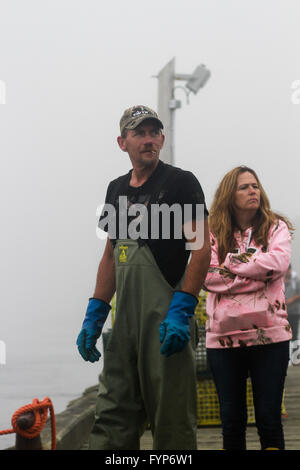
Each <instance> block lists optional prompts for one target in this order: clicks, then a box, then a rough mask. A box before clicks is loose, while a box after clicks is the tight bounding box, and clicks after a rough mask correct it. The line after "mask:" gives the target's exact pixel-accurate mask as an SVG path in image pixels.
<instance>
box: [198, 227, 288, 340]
mask: <svg viewBox="0 0 300 470" xmlns="http://www.w3.org/2000/svg"><path fill="white" fill-rule="evenodd" d="M251 235H252V229H251V228H249V229H247V230H246V231H245V232H244V233H243V235H241V232H240V231H238V230H237V231H236V232H235V238H236V241H237V247H238V249H237V250H236V253H227V256H226V258H225V261H224V267H222V268H221V267H219V261H218V244H217V240H216V239H215V238H214V236H213V235H212V234H211V235H210V237H211V238H210V241H211V251H212V252H211V263H210V267H209V270H208V273H207V277H206V280H205V288H206V289H207V290H208V295H207V303H206V312H207V315H208V321H207V322H206V347H207V348H228V347H229V348H231V347H243V346H252V345H259V344H269V343H277V342H280V341H288V340H290V339H291V337H292V333H291V327H290V325H289V323H288V320H287V309H286V304H285V294H284V274H285V272H286V271H287V269H288V266H289V264H290V258H291V235H290V232H289V230H288V227H287V225H286V224H285V222H283V221H281V220H279V221H278V223H276V224H274V225H272V227H271V228H270V232H269V237H268V246H267V250H264V251H263V250H262V247H261V246H256V245H255V242H254V240H252V239H251Z"/></svg>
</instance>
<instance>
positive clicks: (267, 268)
mask: <svg viewBox="0 0 300 470" xmlns="http://www.w3.org/2000/svg"><path fill="white" fill-rule="evenodd" d="M209 223H210V232H211V234H210V235H211V238H210V240H211V250H212V255H211V264H210V267H209V270H208V274H207V278H206V281H205V287H206V289H207V290H208V296H207V315H208V321H207V327H206V347H207V358H208V361H209V364H210V368H211V371H212V374H213V377H214V380H215V383H216V388H217V392H218V396H219V402H220V411H221V419H222V430H223V447H224V449H228V450H233V449H236V450H241V449H246V427H247V406H246V380H247V377H248V376H249V375H250V377H251V381H252V388H253V398H254V407H255V417H256V426H257V429H258V434H259V437H260V442H261V448H262V449H268V448H276V449H284V436H283V429H282V424H281V402H282V394H283V389H284V381H285V376H286V372H287V366H288V361H289V340H290V339H291V337H292V334H291V328H290V325H289V323H288V319H287V309H286V302H285V295H284V275H285V272H286V271H287V269H288V266H289V264H290V258H291V234H290V231H291V230H292V226H291V224H290V222H289V221H288V220H287V219H286V218H284V217H283V216H280V215H278V214H275V213H274V212H273V211H272V210H271V209H270V204H269V200H268V198H267V196H266V193H265V191H264V190H263V188H262V186H261V183H260V182H259V179H258V177H257V175H256V173H255V172H254V171H253V170H252V169H250V168H248V167H237V168H234V169H233V170H231V171H230V172H229V173H227V174H226V175H225V176H224V178H223V180H222V181H221V183H220V185H219V187H218V189H217V191H216V194H215V197H214V201H213V203H212V207H211V208H210V216H209Z"/></svg>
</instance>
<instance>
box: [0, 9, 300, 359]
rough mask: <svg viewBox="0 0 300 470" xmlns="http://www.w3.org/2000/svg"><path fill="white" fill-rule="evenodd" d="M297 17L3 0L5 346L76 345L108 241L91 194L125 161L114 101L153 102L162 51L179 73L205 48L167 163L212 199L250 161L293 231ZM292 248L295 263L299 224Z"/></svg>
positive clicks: (1, 335) (1, 331) (297, 217)
mask: <svg viewBox="0 0 300 470" xmlns="http://www.w3.org/2000/svg"><path fill="white" fill-rule="evenodd" d="M299 20H300V6H299V2H297V1H296V0H294V1H292V0H284V1H283V0H277V1H276V0H275V1H274V0H264V1H263V2H261V1H258V0H251V1H250V0H243V1H241V0H225V1H224V0H205V1H203V0H195V1H193V0H186V1H185V2H179V1H177V0H172V1H171V0H164V1H161V0H160V1H157V0H152V1H151V2H145V1H144V2H140V1H137V0H127V1H126V2H121V0H115V1H113V0H112V1H110V2H101V1H91V0H84V1H83V0H80V1H79V0H75V1H74V0H51V1H45V0H43V1H40V0H39V1H38V0H35V1H33V0H26V1H21V0H18V1H16V0H10V1H8V0H7V1H0V80H3V81H5V83H6V104H5V105H0V155H1V172H0V178H1V185H0V188H1V200H0V201H1V202H0V204H1V218H2V224H1V225H2V230H1V286H2V289H1V290H2V292H1V297H0V302H1V313H0V316H1V317H0V339H1V340H4V341H6V342H7V345H8V350H9V352H10V354H21V351H25V350H26V348H27V345H28V343H30V345H31V348H32V350H34V351H37V352H38V354H41V355H43V354H45V355H47V354H50V355H51V351H53V348H55V350H59V348H62V349H63V348H64V347H65V344H66V343H67V344H69V345H70V351H72V352H73V349H72V348H74V343H75V341H76V336H77V334H78V332H79V329H80V326H81V323H82V319H83V316H84V313H85V309H86V305H87V300H88V297H90V296H91V295H92V293H93V289H94V285H95V278H96V271H97V267H98V263H99V260H100V257H101V254H102V252H103V248H104V241H103V240H99V239H97V237H96V222H97V219H96V209H97V207H98V205H99V204H101V203H103V202H104V198H105V193H106V188H107V185H108V183H109V181H110V180H112V179H114V178H116V177H117V176H119V175H121V174H124V173H126V172H127V171H128V170H129V169H130V164H129V159H128V156H127V155H126V154H125V153H123V152H121V151H120V150H119V148H118V146H117V142H116V137H117V136H118V133H119V127H118V123H119V119H120V116H121V114H122V112H123V110H124V109H125V108H127V107H128V106H131V105H133V104H146V105H149V106H151V107H153V108H156V107H157V80H156V79H155V78H153V76H154V75H156V74H157V73H158V72H159V71H160V70H161V68H162V67H164V65H165V64H166V63H167V62H168V61H169V60H170V59H171V58H172V57H175V58H176V72H177V73H191V72H192V71H193V70H194V68H195V67H196V66H197V65H198V64H201V63H203V64H205V65H206V66H207V67H208V68H209V69H210V70H211V73H212V76H211V79H210V80H209V82H208V83H207V85H206V86H205V88H203V90H201V91H200V92H199V93H198V94H197V95H196V96H194V95H193V96H190V104H186V102H185V96H184V93H182V92H181V90H176V98H177V99H180V100H181V101H182V108H181V109H180V110H178V111H176V123H175V126H176V138H175V165H176V166H179V167H182V168H184V169H187V170H190V171H192V172H193V173H194V174H195V175H196V176H197V177H198V179H199V180H200V183H201V185H202V188H203V190H204V193H205V196H206V201H207V205H208V206H209V205H210V203H211V201H212V196H213V193H214V191H215V189H216V187H217V184H218V182H219V181H220V179H221V178H222V176H223V175H224V173H225V172H227V171H228V170H230V169H231V168H233V167H234V166H236V165H240V164H245V165H248V166H251V167H253V168H254V169H255V170H256V171H257V173H258V175H259V177H260V179H261V182H262V184H263V186H264V188H265V190H266V192H267V194H268V196H269V198H270V201H271V205H272V208H273V209H274V210H276V211H279V212H282V213H284V214H285V215H287V216H288V217H290V218H291V220H292V221H293V223H294V224H295V225H296V227H297V228H298V231H299V230H300V210H299V194H300V189H299V187H300V178H299V173H300V172H299V169H300V164H299V150H300V136H299V125H300V104H293V103H292V100H291V97H292V93H293V91H292V88H291V87H292V83H293V82H294V81H295V80H298V79H300V56H299V50H300V37H299V23H300V21H299ZM293 247H294V252H293V264H294V267H295V268H296V269H297V270H298V271H299V272H300V245H299V234H298V233H297V232H296V235H295V240H294V242H293ZM37 332H38V334H37ZM74 354H75V351H74ZM79 360H80V359H78V361H79Z"/></svg>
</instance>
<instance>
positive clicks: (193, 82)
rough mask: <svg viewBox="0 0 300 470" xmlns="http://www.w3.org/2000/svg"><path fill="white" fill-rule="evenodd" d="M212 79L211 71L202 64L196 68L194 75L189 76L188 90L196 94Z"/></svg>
mask: <svg viewBox="0 0 300 470" xmlns="http://www.w3.org/2000/svg"><path fill="white" fill-rule="evenodd" d="M209 77H210V71H209V70H208V69H207V68H206V67H205V65H203V64H201V65H198V67H196V69H195V70H194V72H193V73H192V75H190V76H189V78H188V80H187V83H186V85H185V86H186V88H187V89H188V90H190V91H192V92H193V93H194V94H196V93H197V92H198V91H199V90H200V88H202V87H203V86H204V85H205V83H206V82H207V80H208V79H209Z"/></svg>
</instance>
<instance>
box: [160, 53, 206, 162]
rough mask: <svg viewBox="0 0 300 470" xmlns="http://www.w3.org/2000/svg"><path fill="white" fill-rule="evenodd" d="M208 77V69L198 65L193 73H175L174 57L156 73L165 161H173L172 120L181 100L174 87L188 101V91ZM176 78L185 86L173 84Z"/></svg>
mask: <svg viewBox="0 0 300 470" xmlns="http://www.w3.org/2000/svg"><path fill="white" fill-rule="evenodd" d="M209 77H210V71H209V70H207V69H206V67H205V66H204V65H199V66H198V67H197V68H196V69H195V71H194V72H193V74H189V75H188V74H175V58H173V59H172V60H170V62H168V63H167V64H166V65H165V66H164V67H163V68H162V69H161V71H160V72H159V73H158V75H157V76H156V78H157V79H158V109H157V111H158V115H159V117H160V119H161V120H162V122H163V125H164V134H165V137H166V138H165V144H164V147H163V149H162V151H161V159H162V160H163V161H164V162H165V163H169V164H171V165H172V164H173V163H174V122H175V111H176V109H178V108H180V107H181V101H179V100H176V99H175V95H174V90H175V88H183V89H184V91H185V93H186V96H187V102H188V96H189V93H190V92H191V91H192V92H193V93H195V94H196V93H197V92H198V90H199V89H200V88H201V87H203V86H204V85H205V83H206V82H207V80H208V79H209ZM176 80H184V81H186V82H187V83H186V85H185V87H183V86H180V87H176V86H175V81H176Z"/></svg>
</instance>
